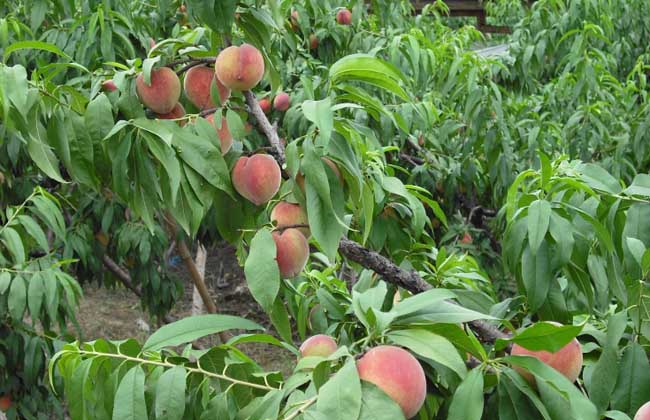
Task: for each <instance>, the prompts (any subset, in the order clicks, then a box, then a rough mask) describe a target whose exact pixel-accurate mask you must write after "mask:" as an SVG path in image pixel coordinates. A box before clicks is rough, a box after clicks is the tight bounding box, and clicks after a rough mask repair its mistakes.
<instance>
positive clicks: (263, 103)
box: [258, 98, 271, 114]
mask: <svg viewBox="0 0 650 420" xmlns="http://www.w3.org/2000/svg"><path fill="white" fill-rule="evenodd" d="M258 103H259V105H260V108H262V112H264V113H265V114H268V113H269V112H271V101H269V100H268V99H267V98H263V99H260V100H259V102H258Z"/></svg>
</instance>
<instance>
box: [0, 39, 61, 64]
mask: <svg viewBox="0 0 650 420" xmlns="http://www.w3.org/2000/svg"><path fill="white" fill-rule="evenodd" d="M19 50H42V51H47V52H51V53H53V54H56V55H58V56H61V57H64V58H67V59H69V60H71V57H70V56H69V55H67V54H66V53H64V52H63V51H61V49H60V48H59V47H57V46H56V45H53V44H49V43H47V42H41V41H19V42H14V43H12V44H10V45H9V46H8V47H7V48H5V50H4V56H3V60H4V62H5V63H6V62H7V60H8V59H9V56H10V55H11V53H13V52H14V51H19Z"/></svg>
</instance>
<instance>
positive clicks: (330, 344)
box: [300, 334, 338, 357]
mask: <svg viewBox="0 0 650 420" xmlns="http://www.w3.org/2000/svg"><path fill="white" fill-rule="evenodd" d="M337 348H338V346H337V345H336V341H334V339H333V338H332V337H330V336H329V335H325V334H318V335H314V336H312V337H309V338H308V339H306V340H305V342H304V343H302V346H300V354H301V355H302V357H308V356H320V357H329V356H331V355H332V353H334V352H335V351H336V349H337Z"/></svg>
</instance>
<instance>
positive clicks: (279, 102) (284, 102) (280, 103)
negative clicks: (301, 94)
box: [273, 92, 291, 112]
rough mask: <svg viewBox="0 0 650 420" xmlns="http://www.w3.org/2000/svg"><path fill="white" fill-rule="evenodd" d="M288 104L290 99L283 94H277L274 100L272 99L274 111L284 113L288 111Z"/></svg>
mask: <svg viewBox="0 0 650 420" xmlns="http://www.w3.org/2000/svg"><path fill="white" fill-rule="evenodd" d="M290 102H291V98H290V97H289V95H288V94H286V93H284V92H280V93H278V94H277V96H276V97H275V99H273V108H275V110H276V111H280V112H284V111H286V110H287V109H289V104H290Z"/></svg>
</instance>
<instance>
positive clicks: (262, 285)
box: [244, 229, 280, 312]
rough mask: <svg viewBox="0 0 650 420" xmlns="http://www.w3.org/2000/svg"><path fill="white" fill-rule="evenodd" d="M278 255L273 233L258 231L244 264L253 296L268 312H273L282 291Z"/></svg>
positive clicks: (265, 230)
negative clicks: (276, 299)
mask: <svg viewBox="0 0 650 420" xmlns="http://www.w3.org/2000/svg"><path fill="white" fill-rule="evenodd" d="M276 255H277V250H276V246H275V241H274V240H273V236H272V235H271V232H270V231H269V230H268V229H260V230H258V231H257V233H256V234H255V236H254V237H253V240H252V241H251V247H250V251H249V253H248V257H247V258H246V262H245V263H244V274H245V275H246V283H248V288H249V289H250V291H251V294H252V295H253V297H254V298H255V300H256V301H257V302H258V303H259V304H260V305H261V306H262V308H264V310H265V311H266V312H270V311H271V307H272V306H273V302H274V301H275V297H276V296H277V295H278V292H279V291H280V268H279V267H278V262H277V260H276Z"/></svg>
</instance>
